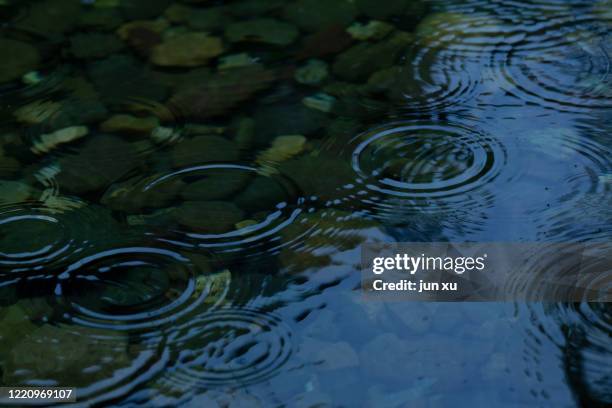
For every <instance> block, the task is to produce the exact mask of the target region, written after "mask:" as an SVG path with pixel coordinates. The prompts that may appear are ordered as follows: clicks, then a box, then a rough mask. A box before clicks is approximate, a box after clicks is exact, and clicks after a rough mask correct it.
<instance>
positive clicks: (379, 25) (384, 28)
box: [346, 20, 393, 41]
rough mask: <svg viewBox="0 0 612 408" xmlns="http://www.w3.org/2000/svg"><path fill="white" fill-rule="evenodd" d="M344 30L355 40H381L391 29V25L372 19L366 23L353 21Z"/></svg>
mask: <svg viewBox="0 0 612 408" xmlns="http://www.w3.org/2000/svg"><path fill="white" fill-rule="evenodd" d="M346 31H347V32H348V33H349V34H350V35H351V37H353V38H354V39H356V40H360V41H365V40H382V39H383V38H384V37H386V36H387V34H389V33H390V32H391V31H393V26H392V25H391V24H389V23H385V22H384V21H377V20H373V21H369V22H368V23H367V24H361V23H359V22H356V23H353V24H351V25H350V27H349V28H347V29H346Z"/></svg>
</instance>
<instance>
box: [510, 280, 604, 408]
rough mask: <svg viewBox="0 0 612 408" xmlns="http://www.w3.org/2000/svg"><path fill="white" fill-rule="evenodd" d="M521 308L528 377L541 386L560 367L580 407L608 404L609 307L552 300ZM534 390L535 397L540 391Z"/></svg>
mask: <svg viewBox="0 0 612 408" xmlns="http://www.w3.org/2000/svg"><path fill="white" fill-rule="evenodd" d="M608 283H609V282H608ZM520 309H521V310H522V311H523V312H524V313H525V314H526V318H525V319H524V321H525V324H526V327H525V330H526V332H527V338H526V341H525V344H526V347H525V349H524V355H523V360H524V364H525V373H526V374H527V376H528V377H534V376H537V377H538V378H539V379H540V382H544V380H545V378H546V373H547V372H549V370H550V369H551V368H552V367H555V368H557V367H559V365H561V367H562V369H563V371H564V372H565V378H566V381H567V384H568V385H569V387H570V388H571V390H572V391H573V393H574V396H575V398H576V400H578V401H581V405H583V406H608V405H610V404H611V403H612V398H611V396H612V393H611V391H612V389H611V388H610V381H609V373H610V370H609V367H610V364H612V359H611V358H610V356H611V355H612V348H611V347H610V336H611V335H612V308H611V307H610V303H592V302H591V303H589V302H575V303H560V302H556V303H544V304H529V305H525V306H522V307H521V308H520ZM551 346H553V347H551ZM551 354H552V355H551ZM554 371H556V370H554ZM554 371H553V372H554ZM541 385H542V386H543V385H544V384H541ZM534 391H535V392H538V393H540V392H542V391H543V389H542V390H534Z"/></svg>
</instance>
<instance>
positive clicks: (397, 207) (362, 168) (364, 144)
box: [348, 122, 507, 215]
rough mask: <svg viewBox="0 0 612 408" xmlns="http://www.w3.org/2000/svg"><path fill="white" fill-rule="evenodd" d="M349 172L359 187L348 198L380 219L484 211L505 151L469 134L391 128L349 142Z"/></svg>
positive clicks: (427, 127)
mask: <svg viewBox="0 0 612 408" xmlns="http://www.w3.org/2000/svg"><path fill="white" fill-rule="evenodd" d="M354 142H355V143H354V146H355V147H354V150H353V153H352V166H353V169H354V171H355V173H356V174H357V176H358V179H357V183H358V185H362V186H363V187H365V190H364V189H361V191H357V192H353V193H352V194H350V196H349V197H348V198H349V201H352V200H354V199H355V198H359V199H360V200H361V203H362V204H364V205H365V206H366V209H368V211H369V209H373V210H374V212H381V213H382V214H383V215H384V214H388V215H393V213H394V212H396V211H398V212H401V213H405V214H407V213H421V214H422V213H440V212H447V211H461V210H462V209H464V208H470V209H471V210H474V209H476V208H477V207H479V206H482V205H487V204H486V203H487V194H485V192H484V191H481V192H480V193H479V194H478V196H477V197H476V195H475V194H471V193H473V192H475V191H477V190H484V189H485V188H486V186H487V185H488V184H490V183H492V182H493V181H494V180H495V179H496V177H498V176H499V175H500V173H501V171H502V169H503V168H504V166H505V164H506V159H507V158H506V151H505V149H504V148H503V146H502V145H501V144H500V143H499V142H498V141H496V140H495V139H493V138H491V137H489V136H487V135H485V134H483V133H480V132H478V131H477V130H475V129H474V128H468V127H465V126H460V125H452V126H451V125H439V124H432V123H418V122H417V123H411V124H395V125H392V126H387V127H385V128H378V129H374V130H372V131H370V132H367V133H365V134H362V135H360V136H359V137H357V138H356V140H355V141H354Z"/></svg>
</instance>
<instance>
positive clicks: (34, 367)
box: [3, 324, 168, 406]
mask: <svg viewBox="0 0 612 408" xmlns="http://www.w3.org/2000/svg"><path fill="white" fill-rule="evenodd" d="M7 353H8V355H9V357H10V358H8V359H6V364H5V365H4V366H3V375H4V379H6V380H7V381H10V382H11V384H15V385H20V386H29V387H44V386H49V384H64V383H67V382H69V383H70V384H72V386H74V387H77V388H78V392H79V395H78V399H79V403H81V404H84V405H87V406H90V405H92V404H98V403H102V402H103V401H106V402H107V403H108V401H109V400H113V399H116V398H118V397H120V396H123V395H126V394H128V393H129V392H130V391H132V390H133V389H134V388H135V387H137V386H138V385H141V384H143V383H144V382H146V381H147V380H150V379H151V378H152V377H153V376H155V375H157V374H158V373H160V371H161V370H162V369H163V368H164V366H165V365H166V364H167V363H168V353H167V351H165V350H164V349H163V344H160V343H157V344H153V345H148V346H146V347H145V346H143V345H142V344H130V339H129V337H128V335H127V334H125V333H118V332H113V331H110V330H101V329H92V328H86V327H75V326H71V325H64V324H44V325H41V326H40V327H38V328H36V329H34V330H32V331H30V332H29V333H27V335H25V336H23V338H22V339H21V340H20V342H19V343H18V344H17V345H15V346H14V347H12V349H11V350H7ZM111 374H112V375H111Z"/></svg>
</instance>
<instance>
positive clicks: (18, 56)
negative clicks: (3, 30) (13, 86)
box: [0, 38, 40, 83]
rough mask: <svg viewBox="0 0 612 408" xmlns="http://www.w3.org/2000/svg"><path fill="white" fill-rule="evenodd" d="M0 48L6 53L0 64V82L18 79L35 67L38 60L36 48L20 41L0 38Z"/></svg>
mask: <svg viewBox="0 0 612 408" xmlns="http://www.w3.org/2000/svg"><path fill="white" fill-rule="evenodd" d="M0 49H1V50H2V52H3V53H4V54H5V55H7V58H5V59H4V61H3V62H2V64H0V83H3V82H9V81H14V80H16V79H19V78H20V77H21V76H22V75H23V74H25V73H27V72H29V71H32V70H33V69H35V68H36V67H37V66H38V63H39V61H40V56H39V54H38V51H37V50H36V48H34V47H32V46H31V45H30V44H27V43H24V42H21V41H15V40H11V39H8V38H0ZM8 56H10V57H8Z"/></svg>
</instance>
